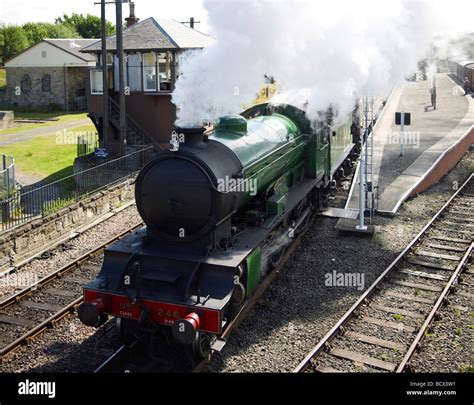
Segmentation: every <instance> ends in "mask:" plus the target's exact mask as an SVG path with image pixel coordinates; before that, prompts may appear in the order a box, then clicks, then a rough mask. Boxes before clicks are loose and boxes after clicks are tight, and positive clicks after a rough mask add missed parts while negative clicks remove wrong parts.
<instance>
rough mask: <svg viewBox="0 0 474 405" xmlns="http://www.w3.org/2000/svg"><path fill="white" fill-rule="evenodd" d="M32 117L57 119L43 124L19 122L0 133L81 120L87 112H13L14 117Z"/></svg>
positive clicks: (10, 132)
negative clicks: (17, 124)
mask: <svg viewBox="0 0 474 405" xmlns="http://www.w3.org/2000/svg"><path fill="white" fill-rule="evenodd" d="M22 118H23V119H33V118H38V119H42V118H58V121H50V122H45V123H43V124H20V125H19V126H15V127H12V128H7V129H4V130H2V131H0V135H6V134H14V133H16V132H21V131H27V130H30V129H35V128H44V127H50V126H52V125H58V124H60V123H62V122H67V121H74V120H81V119H86V118H87V113H85V112H81V113H65V112H31V111H29V112H15V119H22Z"/></svg>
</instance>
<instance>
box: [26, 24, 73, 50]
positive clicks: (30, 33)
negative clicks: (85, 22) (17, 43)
mask: <svg viewBox="0 0 474 405" xmlns="http://www.w3.org/2000/svg"><path fill="white" fill-rule="evenodd" d="M22 28H23V31H24V32H25V34H26V36H27V38H28V41H29V44H30V45H33V44H36V43H37V42H39V41H41V40H43V39H44V38H79V37H80V36H79V34H78V33H77V32H76V31H75V30H74V29H73V28H72V27H70V26H68V25H64V24H50V23H27V24H24V25H23V26H22Z"/></svg>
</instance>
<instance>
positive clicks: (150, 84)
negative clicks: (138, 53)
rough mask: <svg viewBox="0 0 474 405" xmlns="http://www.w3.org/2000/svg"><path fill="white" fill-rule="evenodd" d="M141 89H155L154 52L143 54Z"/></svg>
mask: <svg viewBox="0 0 474 405" xmlns="http://www.w3.org/2000/svg"><path fill="white" fill-rule="evenodd" d="M143 90H145V91H156V90H157V86H156V54H155V53H154V52H149V53H144V54H143Z"/></svg>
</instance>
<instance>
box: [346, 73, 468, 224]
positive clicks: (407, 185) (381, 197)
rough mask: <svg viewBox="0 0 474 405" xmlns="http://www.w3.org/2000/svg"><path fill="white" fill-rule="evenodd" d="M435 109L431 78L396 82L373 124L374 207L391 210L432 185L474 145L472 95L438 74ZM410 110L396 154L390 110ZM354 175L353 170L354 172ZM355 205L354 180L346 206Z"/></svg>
mask: <svg viewBox="0 0 474 405" xmlns="http://www.w3.org/2000/svg"><path fill="white" fill-rule="evenodd" d="M436 82H437V108H436V109H434V108H432V106H431V95H430V92H429V89H430V87H431V86H430V84H431V82H430V81H420V82H409V83H406V84H405V85H404V86H399V87H395V88H394V90H393V91H392V93H391V95H390V97H389V99H388V101H387V103H386V105H385V108H384V110H383V112H382V113H381V115H380V116H379V119H378V120H377V122H376V124H375V127H374V133H373V136H374V140H373V166H374V169H373V173H374V176H373V185H374V186H375V187H378V203H377V212H378V213H380V214H389V215H390V214H391V215H394V214H395V213H396V212H397V211H398V209H399V208H400V206H401V204H402V203H403V201H405V200H406V199H408V198H410V197H412V196H414V195H415V194H417V193H420V192H422V191H424V190H426V189H427V188H428V187H430V186H431V185H433V184H436V183H437V182H438V181H439V180H440V179H441V178H442V177H443V176H444V175H445V174H446V173H448V171H449V170H451V169H452V168H453V167H454V166H455V165H456V164H457V162H458V161H459V160H460V159H461V158H462V156H463V155H464V154H465V152H466V151H467V150H468V149H469V148H470V146H471V144H474V98H473V97H472V96H463V94H464V91H463V90H462V89H461V87H460V86H459V85H458V84H457V83H456V82H454V81H453V80H452V79H451V78H450V77H449V75H447V74H437V75H436ZM400 111H404V112H410V113H411V125H410V126H406V127H405V143H404V154H403V156H400V145H399V132H400V127H399V126H396V125H395V112H400ZM355 176H356V177H355V179H358V169H357V173H356V174H355ZM345 209H347V210H357V211H358V210H359V182H358V181H357V180H354V182H353V187H352V188H351V191H350V193H349V197H348V200H347V203H346V206H345Z"/></svg>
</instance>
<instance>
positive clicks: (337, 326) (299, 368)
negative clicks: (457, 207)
mask: <svg viewBox="0 0 474 405" xmlns="http://www.w3.org/2000/svg"><path fill="white" fill-rule="evenodd" d="M473 177H474V173H473V174H471V175H470V176H469V178H468V179H467V180H466V181H465V182H464V183H463V184H462V186H461V187H459V189H458V190H456V192H455V193H454V194H453V195H452V196H451V197H450V198H449V200H448V201H447V202H446V203H445V204H444V205H443V206H442V207H441V209H440V210H439V211H438V212H437V213H436V214H435V215H434V216H433V217H432V218H431V219H430V221H429V222H428V223H427V224H426V225H425V227H424V228H423V229H422V230H421V231H420V232H419V233H418V234H417V235H416V236H415V237H414V238H413V240H412V241H411V242H410V243H409V244H408V245H407V247H406V248H405V249H404V250H403V251H402V252H401V253H400V254H399V255H398V256H397V258H396V259H395V260H394V261H393V262H392V263H391V264H390V265H389V266H388V267H387V268H386V269H385V271H384V272H383V273H382V274H381V275H380V276H379V277H378V278H377V279H376V280H375V281H374V282H373V283H372V285H371V286H370V287H369V288H368V289H367V290H366V291H365V292H364V294H362V295H361V296H360V297H359V299H358V300H357V301H356V302H355V303H354V304H353V305H352V307H350V308H349V309H348V310H347V311H346V313H345V314H344V315H343V316H342V317H341V318H340V319H339V321H338V322H337V323H336V324H335V325H334V326H333V327H332V328H331V330H330V331H329V332H328V333H327V334H326V335H325V336H324V337H323V338H322V339H321V340H320V341H319V342H318V344H317V345H316V346H315V347H314V348H313V349H312V350H311V351H310V352H309V353H308V354H307V355H306V357H305V358H304V359H303V360H302V361H301V362H300V364H298V366H297V367H296V368H295V369H294V370H293V372H294V373H302V372H304V371H305V370H306V369H307V368H308V367H309V366H310V365H311V361H312V359H313V358H314V357H316V356H317V355H319V354H320V353H321V352H322V351H323V349H324V347H325V346H326V344H327V343H328V342H329V341H330V340H331V339H332V338H333V337H335V336H336V335H337V334H338V333H339V331H340V330H341V328H342V327H343V326H345V325H346V324H347V323H348V322H349V321H350V320H351V319H352V317H353V316H354V314H355V312H356V311H357V310H358V309H359V308H360V307H361V306H362V305H364V304H365V303H366V302H367V299H368V298H369V297H371V296H372V294H373V293H374V292H375V291H376V289H377V288H378V286H379V285H380V284H381V282H382V281H383V280H385V279H386V278H387V275H388V274H390V273H391V271H392V270H393V269H394V268H395V267H396V266H397V265H398V264H399V263H400V262H401V261H402V260H403V258H404V257H405V256H406V255H407V253H408V252H409V251H410V250H411V249H412V248H413V246H414V245H415V244H416V243H417V242H418V241H420V239H421V238H422V237H423V236H424V235H425V234H426V232H427V231H428V230H429V229H430V228H431V227H432V225H433V224H434V223H435V221H436V220H437V219H438V218H439V217H440V216H441V215H442V214H443V213H444V212H445V211H446V209H447V208H448V207H450V206H451V204H452V202H453V201H454V199H456V198H457V197H458V196H459V195H460V194H461V193H462V191H463V190H464V189H465V188H466V187H467V185H468V184H469V183H470V182H471V181H472V179H473Z"/></svg>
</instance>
